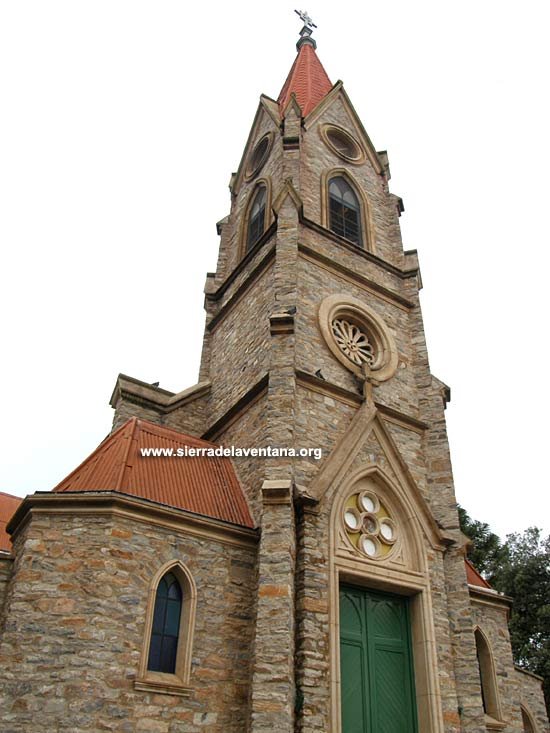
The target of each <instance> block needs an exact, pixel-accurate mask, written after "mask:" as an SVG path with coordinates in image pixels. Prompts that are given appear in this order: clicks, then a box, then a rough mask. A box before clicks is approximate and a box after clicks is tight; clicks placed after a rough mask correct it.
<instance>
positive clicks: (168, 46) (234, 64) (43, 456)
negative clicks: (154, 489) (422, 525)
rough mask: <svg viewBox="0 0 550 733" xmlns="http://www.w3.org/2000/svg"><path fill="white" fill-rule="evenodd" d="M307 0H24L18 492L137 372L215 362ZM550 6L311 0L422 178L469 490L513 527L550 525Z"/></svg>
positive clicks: (17, 181)
mask: <svg viewBox="0 0 550 733" xmlns="http://www.w3.org/2000/svg"><path fill="white" fill-rule="evenodd" d="M294 7H295V6H294V5H288V6H285V5H284V4H280V3H258V2H232V3H218V2H211V3H208V4H197V3H195V4H191V3H184V2H182V1H181V0H180V1H178V2H174V1H173V0H163V1H162V2H158V1H157V2H152V1H151V2H143V1H142V0H131V1H130V0H93V2H92V1H91V0H76V1H75V0H67V1H65V2H62V1H60V0H49V1H48V2H43V1H42V0H18V2H2V3H0V105H1V112H0V245H1V249H2V258H1V269H0V278H1V279H0V289H1V290H0V299H1V302H0V307H1V314H2V338H1V344H2V350H1V356H0V370H1V379H2V392H3V395H2V397H3V399H2V407H3V410H2V413H3V414H2V417H3V419H2V423H1V427H0V430H1V435H0V452H1V466H0V490H4V491H7V492H10V493H15V494H18V495H21V496H23V495H25V494H27V493H32V492H33V491H35V490H48V489H50V488H52V487H53V486H54V485H55V484H56V483H57V482H58V481H59V480H61V479H62V478H63V477H64V476H65V475H66V474H67V473H68V472H69V471H71V470H72V469H73V468H74V467H75V466H76V465H77V464H78V463H79V462H80V461H81V460H82V459H83V458H85V457H86V456H87V455H88V454H89V453H90V452H91V451H92V450H93V449H94V448H95V447H96V445H97V444H98V443H99V442H100V441H101V440H102V439H103V438H104V436H105V435H106V434H107V433H108V432H109V430H110V425H111V420H112V411H111V408H110V407H109V406H108V401H109V397H110V395H111V391H112V389H113V386H114V384H115V380H116V376H117V374H118V373H119V372H124V373H126V374H130V375H132V376H135V377H138V378H140V379H143V380H145V381H150V382H153V381H157V380H160V383H161V386H162V387H165V388H167V389H170V390H174V391H179V390H181V389H183V388H185V387H187V386H189V385H191V384H194V383H195V382H196V378H197V373H198V361H199V353H200V344H201V337H202V329H203V319H204V316H203V310H202V301H203V296H202V289H203V285H204V277H205V273H206V272H207V271H208V270H213V269H215V263H216V253H217V247H218V238H217V235H216V228H215V223H216V221H218V220H219V219H221V218H222V217H223V216H225V214H226V213H227V212H228V210H229V193H228V188H227V185H228V182H229V176H230V173H231V171H234V170H236V168H237V166H238V163H239V158H240V155H241V152H242V149H243V146H244V143H245V141H246V138H247V135H248V131H249V128H250V125H251V123H252V119H253V116H254V113H255V110H256V106H257V103H258V98H259V95H260V93H262V92H264V93H266V94H268V95H270V96H273V97H276V96H277V95H278V92H279V90H280V87H281V86H282V83H283V81H284V79H285V76H286V74H287V72H288V70H289V68H290V65H291V63H292V61H293V59H294V55H295V46H294V44H295V42H296V40H297V37H298V31H299V29H300V27H301V24H300V21H299V19H298V17H297V16H296V15H295V14H294V12H293V9H294ZM549 7H550V6H549V5H548V3H546V2H543V1H542V0H541V1H540V2H537V1H535V0H524V1H523V2H522V3H521V4H520V3H519V2H513V3H512V2H509V1H507V0H499V1H498V2H497V1H496V0H477V2H473V1H472V0H465V1H464V2H462V3H452V4H451V3H446V4H444V3H441V2H440V1H439V2H435V0H417V2H415V3H411V2H410V0H408V1H407V2H405V0H394V1H393V2H391V3H388V2H379V1H377V0H373V1H372V2H368V3H351V4H347V5H346V6H343V5H341V4H340V5H338V4H335V3H334V2H324V1H318V2H310V3H309V5H308V6H307V10H308V11H309V13H310V15H311V16H312V17H313V19H314V20H315V22H316V23H317V24H318V26H319V27H318V30H317V31H316V32H315V37H316V38H317V41H318V44H319V45H318V54H319V57H320V59H321V60H322V62H323V64H324V66H325V68H326V70H327V73H328V75H329V76H330V78H331V80H332V81H333V82H335V81H336V80H337V79H343V81H344V84H345V87H346V90H347V91H348V93H349V95H350V97H351V100H352V102H353V103H354V105H355V107H356V109H357V111H358V113H359V115H360V116H361V118H362V120H363V122H364V124H365V127H366V129H367V131H368V133H369V135H370V137H371V139H372V140H373V142H374V144H375V146H376V147H377V149H379V150H382V149H387V150H388V152H389V156H390V164H391V170H392V181H391V188H392V190H393V191H394V192H395V193H396V194H398V195H400V196H403V198H404V202H405V207H406V211H405V214H404V215H403V217H402V219H401V222H402V230H403V238H404V245H405V248H406V249H412V248H417V249H418V250H419V255H420V262H421V267H422V275H423V280H424V290H423V293H422V306H423V312H424V318H425V325H426V332H427V337H428V348H429V353H430V360H431V366H432V371H433V373H434V374H435V375H436V376H437V377H439V378H440V379H442V380H443V381H445V382H446V383H447V384H449V385H450V386H451V388H452V402H451V404H450V405H449V407H448V410H447V420H448V428H449V435H450V441H451V452H452V458H453V467H454V473H455V482H456V490H457V495H458V499H459V501H460V502H461V503H462V504H463V505H464V507H465V508H466V509H467V510H468V511H469V512H470V514H471V515H473V516H474V517H475V518H478V519H481V520H484V521H487V522H489V523H490V524H491V526H492V528H493V529H494V530H495V531H497V532H498V533H499V534H501V535H504V534H505V533H506V532H511V531H520V530H523V529H525V528H526V527H527V526H529V525H532V524H538V525H539V526H542V527H543V528H544V529H545V530H546V531H549V530H550V518H549V516H548V514H549V513H548V508H549V503H550V502H549V499H548V491H549V480H548V471H547V456H548V454H549V452H550V447H549V445H548V430H547V424H548V413H549V409H550V404H549V403H550V397H549V390H548V389H547V385H546V379H547V375H548V371H549V353H548V352H549V349H548V345H547V342H548V330H549V329H548V310H549V308H548V297H549V296H548V285H547V282H548V267H549V265H550V257H549V248H550V242H549V234H548V229H547V226H548V223H547V216H546V210H547V204H548V193H549V192H548V180H549V177H548V171H549V170H550V142H549V134H548V133H549V130H550V114H549V107H548V86H549V85H548V72H549V68H550V65H549V61H550V59H549V51H548V48H549V44H548V38H547V32H548V25H549V20H550V18H549V14H550V10H549ZM344 8H345V11H344V10H343V9H344ZM201 11H204V12H201Z"/></svg>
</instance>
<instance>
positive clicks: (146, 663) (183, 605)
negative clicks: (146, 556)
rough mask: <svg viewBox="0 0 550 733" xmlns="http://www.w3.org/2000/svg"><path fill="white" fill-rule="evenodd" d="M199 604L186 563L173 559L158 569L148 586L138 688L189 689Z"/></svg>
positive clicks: (150, 689)
mask: <svg viewBox="0 0 550 733" xmlns="http://www.w3.org/2000/svg"><path fill="white" fill-rule="evenodd" d="M196 604H197V590H196V586H195V582H194V580H193V577H192V575H191V573H190V572H189V570H188V569H187V568H186V567H185V565H184V564H183V563H181V562H179V561H174V562H171V563H167V564H166V565H164V566H163V567H161V568H160V569H159V570H158V572H157V573H156V575H155V576H154V578H153V579H152V581H151V586H150V589H149V600H148V603H147V611H146V614H145V629H144V637H143V646H142V652H141V660H140V665H139V672H138V675H137V678H136V681H135V687H136V689H138V690H146V691H156V690H158V691H161V692H162V691H163V690H164V691H165V692H166V691H169V690H173V689H178V690H184V691H185V690H186V689H187V686H188V685H189V678H190V675H191V655H192V649H193V635H194V629H195V609H196ZM178 694H180V693H179V692H178Z"/></svg>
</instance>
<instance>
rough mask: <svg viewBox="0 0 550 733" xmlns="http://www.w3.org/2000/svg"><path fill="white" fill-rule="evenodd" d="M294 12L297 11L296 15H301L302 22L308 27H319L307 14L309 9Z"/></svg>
mask: <svg viewBox="0 0 550 733" xmlns="http://www.w3.org/2000/svg"><path fill="white" fill-rule="evenodd" d="M294 12H295V13H296V15H299V16H300V19H301V21H302V23H303V24H304V25H305V26H306V27H307V28H317V26H316V25H315V23H314V22H313V21H312V20H311V18H310V17H309V15H308V14H307V10H295V11H294Z"/></svg>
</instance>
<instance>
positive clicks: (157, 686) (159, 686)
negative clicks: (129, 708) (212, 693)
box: [134, 676, 194, 697]
mask: <svg viewBox="0 0 550 733" xmlns="http://www.w3.org/2000/svg"><path fill="white" fill-rule="evenodd" d="M174 679H177V678H176V677H175V676H174ZM134 689H135V690H140V691H141V692H154V693H155V694H156V695H177V696H178V697H191V695H192V693H193V692H194V690H193V688H192V687H185V686H184V685H182V684H178V683H177V682H174V683H172V684H171V683H169V682H164V681H161V680H153V679H144V680H135V682H134Z"/></svg>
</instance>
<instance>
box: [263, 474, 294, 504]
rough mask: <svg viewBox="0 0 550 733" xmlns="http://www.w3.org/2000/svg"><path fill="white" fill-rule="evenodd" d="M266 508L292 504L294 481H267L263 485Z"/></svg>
mask: <svg viewBox="0 0 550 733" xmlns="http://www.w3.org/2000/svg"><path fill="white" fill-rule="evenodd" d="M262 497H263V500H264V506H265V505H270V504H287V505H288V504H290V503H291V502H292V481H290V480H284V481H278V480H273V481H270V480H267V481H264V482H263V484H262Z"/></svg>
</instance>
